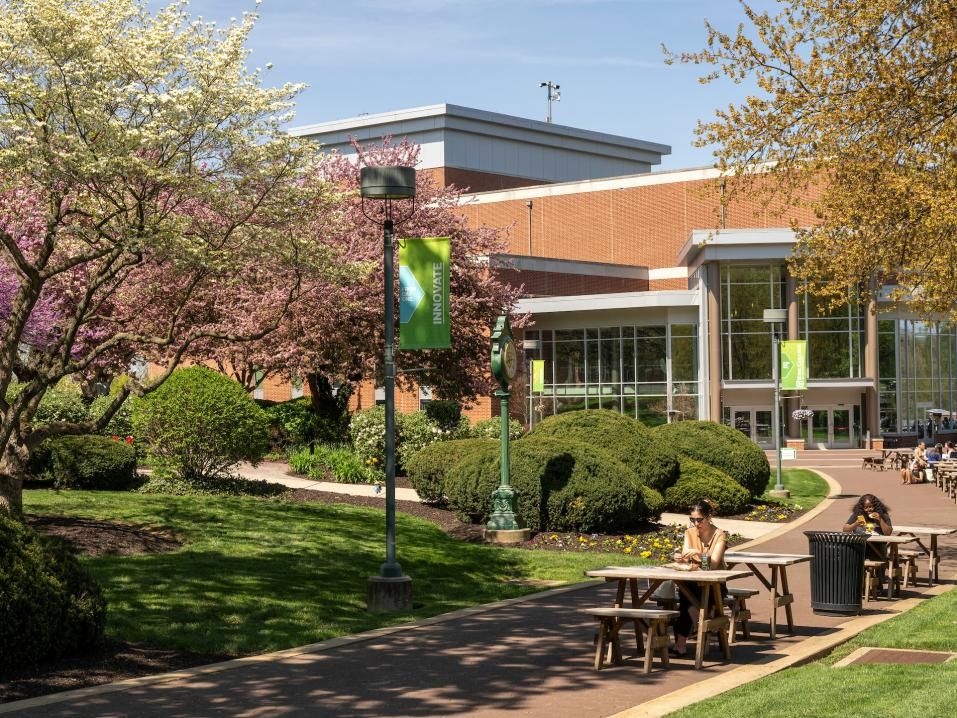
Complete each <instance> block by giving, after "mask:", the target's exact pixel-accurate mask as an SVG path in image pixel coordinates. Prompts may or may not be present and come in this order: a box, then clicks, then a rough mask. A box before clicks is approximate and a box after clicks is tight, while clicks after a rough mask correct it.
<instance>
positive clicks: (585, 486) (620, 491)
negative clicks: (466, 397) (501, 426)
mask: <svg viewBox="0 0 957 718" xmlns="http://www.w3.org/2000/svg"><path fill="white" fill-rule="evenodd" d="M510 460H511V462H510V464H511V465H510V469H511V484H512V486H514V487H515V489H516V490H517V491H518V514H519V516H520V517H521V519H522V521H524V522H525V525H526V526H528V528H530V529H532V530H533V531H543V530H548V531H617V530H621V529H624V528H628V527H630V526H634V525H636V524H638V523H640V522H641V521H642V520H643V519H646V518H648V516H649V513H650V512H649V508H648V506H647V505H646V503H645V494H644V493H643V491H642V489H641V486H640V484H639V483H638V480H637V478H636V477H635V475H634V472H632V471H631V470H630V469H629V468H628V467H627V466H625V465H624V464H622V463H620V462H618V461H616V460H615V459H613V458H611V457H610V456H609V455H608V454H606V453H605V452H603V451H601V450H599V449H594V448H592V447H590V446H588V445H586V444H582V443H580V442H576V441H570V440H567V439H555V438H551V437H547V436H538V437H531V436H530V437H526V438H524V439H521V440H519V441H516V442H515V443H514V444H513V445H512V446H511V453H510ZM445 483H446V494H447V495H448V500H449V506H450V507H451V508H452V509H453V510H455V511H457V512H459V514H462V515H467V516H469V517H470V518H471V519H474V520H477V521H482V522H484V521H486V520H487V519H488V515H489V511H490V508H491V495H492V492H493V491H494V490H495V489H496V488H497V487H498V485H499V452H498V448H497V447H495V448H490V449H487V450H483V451H478V452H476V453H474V454H472V455H470V456H467V457H465V458H464V459H462V461H460V462H458V463H456V464H455V466H453V467H452V469H451V470H450V471H449V472H448V474H447V476H446V482H445Z"/></svg>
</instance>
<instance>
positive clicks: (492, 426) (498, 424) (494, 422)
mask: <svg viewBox="0 0 957 718" xmlns="http://www.w3.org/2000/svg"><path fill="white" fill-rule="evenodd" d="M524 433H525V429H523V428H522V425H521V424H520V423H519V422H518V421H516V420H515V419H509V420H508V438H509V439H510V440H511V441H518V440H519V439H521V438H522V434H524ZM469 436H471V437H472V438H473V439H495V440H496V441H498V440H499V438H500V437H501V436H502V417H500V416H493V417H492V418H491V419H483V420H482V421H479V422H477V423H476V424H474V425H473V426H472V427H471V429H470V430H469Z"/></svg>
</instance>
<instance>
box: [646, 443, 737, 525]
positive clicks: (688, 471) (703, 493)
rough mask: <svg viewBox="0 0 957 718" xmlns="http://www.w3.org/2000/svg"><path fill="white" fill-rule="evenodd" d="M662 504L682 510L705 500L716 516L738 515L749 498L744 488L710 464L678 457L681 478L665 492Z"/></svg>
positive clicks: (670, 508)
mask: <svg viewBox="0 0 957 718" xmlns="http://www.w3.org/2000/svg"><path fill="white" fill-rule="evenodd" d="M664 498H665V507H666V508H667V509H668V510H669V511H677V512H681V513H684V512H685V511H688V509H689V508H690V506H691V505H692V504H693V503H694V502H695V501H700V500H701V499H707V500H708V501H709V502H711V505H712V506H713V507H714V509H715V511H716V513H717V514H718V515H719V516H733V515H734V514H740V513H742V512H744V510H745V509H746V508H747V506H748V504H749V502H750V501H751V497H750V496H748V492H747V490H746V489H745V488H744V487H743V486H741V485H740V484H738V483H737V482H736V481H735V480H734V479H732V478H731V477H730V476H728V474H726V473H725V472H723V471H721V469H716V468H714V467H713V466H708V465H707V464H705V463H703V462H701V461H696V460H695V459H689V458H688V457H686V456H683V457H681V478H680V479H678V483H677V484H675V485H674V486H671V487H669V488H668V490H667V491H665V497H664Z"/></svg>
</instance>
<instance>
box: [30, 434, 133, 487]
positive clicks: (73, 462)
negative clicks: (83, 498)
mask: <svg viewBox="0 0 957 718" xmlns="http://www.w3.org/2000/svg"><path fill="white" fill-rule="evenodd" d="M43 446H44V450H45V451H46V452H47V457H48V459H47V460H48V464H47V466H48V468H47V471H46V474H47V476H46V478H50V479H53V484H54V486H55V487H56V488H58V489H99V490H102V491H125V490H127V489H131V488H133V487H134V486H136V485H137V484H138V483H139V481H138V479H137V475H136V452H135V451H134V450H133V447H132V446H130V445H129V444H127V443H126V442H125V441H123V440H119V441H116V440H114V439H111V438H110V437H108V436H100V435H98V434H90V435H82V436H57V437H54V438H52V439H47V440H46V441H45V442H43Z"/></svg>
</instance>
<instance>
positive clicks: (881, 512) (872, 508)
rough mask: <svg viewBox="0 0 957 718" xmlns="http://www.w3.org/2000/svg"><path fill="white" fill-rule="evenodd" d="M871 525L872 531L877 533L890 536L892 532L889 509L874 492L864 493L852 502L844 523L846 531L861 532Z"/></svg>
mask: <svg viewBox="0 0 957 718" xmlns="http://www.w3.org/2000/svg"><path fill="white" fill-rule="evenodd" d="M868 525H870V527H871V529H870V530H871V531H872V533H878V534H881V535H882V536H890V535H891V534H892V533H894V527H893V526H892V525H891V517H890V509H889V508H887V507H886V506H885V505H884V503H883V502H882V501H881V500H880V499H879V498H877V497H876V496H874V494H864V495H863V496H861V498H859V499H858V500H857V503H856V504H854V508H853V509H852V510H851V515H850V516H849V517H848V519H847V523H846V524H844V531H845V532H846V533H863V532H864V531H867V530H868Z"/></svg>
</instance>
